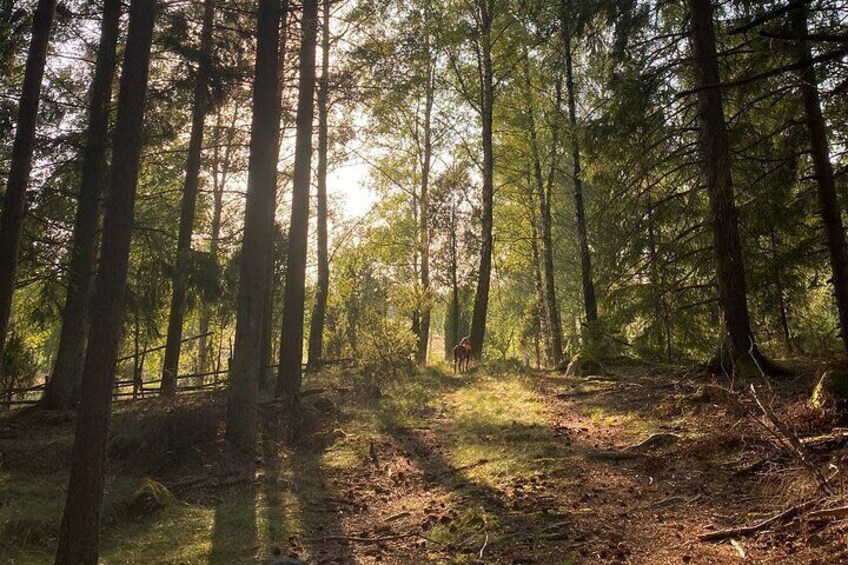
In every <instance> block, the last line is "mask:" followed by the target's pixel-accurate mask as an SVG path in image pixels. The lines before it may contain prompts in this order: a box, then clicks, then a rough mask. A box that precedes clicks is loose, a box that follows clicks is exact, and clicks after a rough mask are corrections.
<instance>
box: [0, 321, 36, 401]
mask: <svg viewBox="0 0 848 565" xmlns="http://www.w3.org/2000/svg"><path fill="white" fill-rule="evenodd" d="M37 369H38V363H37V361H36V359H35V355H34V353H33V352H32V350H31V349H30V348H29V347H27V344H26V342H25V341H24V339H23V338H22V337H21V336H19V335H17V334H12V335H10V336H9V338H8V339H7V340H6V346H5V347H4V348H3V351H2V353H0V386H2V390H3V392H4V393H6V395H7V397H8V395H9V391H11V390H12V389H15V388H25V387H28V386H30V385H31V384H32V383H33V381H35V376H36V371H37Z"/></svg>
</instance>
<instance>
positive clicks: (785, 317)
mask: <svg viewBox="0 0 848 565" xmlns="http://www.w3.org/2000/svg"><path fill="white" fill-rule="evenodd" d="M769 235H770V238H769V239H770V243H771V260H772V263H773V264H774V274H773V276H774V291H775V293H776V294H777V310H778V314H779V315H780V328H781V330H782V331H783V343H784V344H785V345H786V350H787V351H788V352H789V353H793V352H794V346H793V345H792V333H791V332H790V330H789V313H788V312H787V308H786V296H785V294H786V292H785V290H784V288H783V273H782V269H781V268H780V263H779V262H778V259H777V248H778V245H777V234H776V233H775V229H774V225H772V226H770V234H769Z"/></svg>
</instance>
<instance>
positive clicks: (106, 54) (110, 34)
mask: <svg viewBox="0 0 848 565" xmlns="http://www.w3.org/2000/svg"><path fill="white" fill-rule="evenodd" d="M120 21H121V2H120V0H106V1H105V2H104V3H103V20H102V22H101V26H100V44H99V47H98V50H97V62H96V63H95V69H94V77H93V80H92V83H91V98H90V101H89V108H88V130H87V132H86V144H85V148H84V150H83V156H82V173H81V178H80V188H79V195H78V197H77V201H78V202H77V211H76V217H75V219H74V235H73V243H72V244H71V252H70V261H69V263H68V289H67V292H66V295H65V307H64V308H63V309H62V328H61V330H60V333H59V349H58V351H57V353H56V362H55V364H54V365H53V375H52V377H51V379H50V381H49V382H48V383H47V387H46V389H45V391H44V399H43V402H42V404H43V405H44V407H45V408H68V407H70V406H72V405H74V404H76V403H77V402H78V401H79V394H80V384H81V383H82V367H83V362H84V361H85V345H86V343H85V342H86V337H87V335H88V322H89V320H88V317H89V306H90V301H91V287H92V284H93V282H94V274H95V272H96V263H97V230H98V227H99V226H100V196H101V194H102V193H103V185H104V184H105V180H106V179H105V176H106V175H105V172H106V148H107V146H108V134H109V132H108V129H109V108H110V106H111V103H112V83H113V79H114V75H115V64H116V58H117V56H116V51H117V45H118V32H119V26H120Z"/></svg>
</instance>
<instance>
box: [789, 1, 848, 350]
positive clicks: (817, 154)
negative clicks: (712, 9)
mask: <svg viewBox="0 0 848 565" xmlns="http://www.w3.org/2000/svg"><path fill="white" fill-rule="evenodd" d="M792 27H793V31H794V32H795V35H797V36H798V37H800V38H802V39H800V40H798V43H797V49H798V63H799V64H800V69H799V73H800V78H801V96H802V98H803V100H804V113H805V114H806V117H807V131H808V132H809V135H810V148H811V149H812V158H813V168H814V170H815V175H816V185H817V187H818V197H819V208H820V214H821V218H822V224H824V232H825V237H826V241H827V250H828V253H829V255H830V267H831V270H832V271H833V294H834V297H835V298H836V308H837V311H838V313H839V335H840V337H841V338H842V346H843V348H844V349H845V350H846V351H848V251H846V248H845V228H844V226H843V224H842V215H841V208H840V207H839V201H838V197H837V193H836V182H835V180H834V176H833V164H832V163H831V161H830V148H829V147H828V140H827V134H828V132H827V125H826V124H825V121H824V116H823V115H822V109H821V99H820V97H819V88H818V86H819V82H818V77H817V76H816V68H815V65H814V64H813V56H812V53H811V52H810V44H809V41H807V40H806V39H803V38H805V37H807V35H808V31H807V5H806V4H804V3H800V4H799V5H798V7H797V8H795V9H794V10H792Z"/></svg>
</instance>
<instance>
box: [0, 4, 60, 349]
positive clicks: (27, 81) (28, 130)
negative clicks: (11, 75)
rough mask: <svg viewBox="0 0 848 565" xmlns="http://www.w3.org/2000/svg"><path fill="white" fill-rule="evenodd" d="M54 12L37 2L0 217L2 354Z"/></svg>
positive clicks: (52, 9) (51, 7) (53, 6)
mask: <svg viewBox="0 0 848 565" xmlns="http://www.w3.org/2000/svg"><path fill="white" fill-rule="evenodd" d="M55 11H56V0H39V1H38V6H37V7H36V9H35V13H34V14H33V17H32V39H31V40H30V46H29V54H28V55H27V61H26V69H25V71H24V84H23V88H22V90H21V99H20V103H19V105H18V122H17V127H16V128H15V140H14V142H13V144H12V158H11V162H10V165H9V180H8V181H7V183H6V192H5V193H4V194H3V212H2V214H0V354H2V353H3V346H4V345H5V343H6V335H7V333H8V331H9V319H10V318H11V316H12V295H13V294H14V292H15V273H16V272H17V268H18V252H19V251H20V245H21V231H22V229H23V222H24V214H25V213H26V190H27V185H28V184H29V176H30V172H31V171H32V156H33V152H34V150H35V124H36V121H37V119H38V102H39V100H40V98H41V79H42V78H43V77H44V65H45V63H46V61H47V46H48V43H49V41H50V28H51V27H52V25H53V14H54V13H55Z"/></svg>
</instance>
